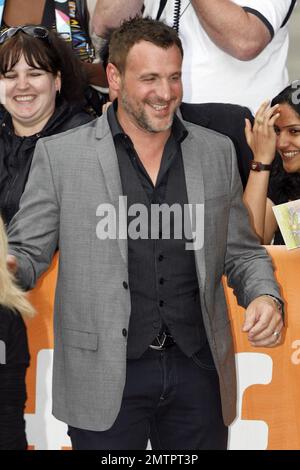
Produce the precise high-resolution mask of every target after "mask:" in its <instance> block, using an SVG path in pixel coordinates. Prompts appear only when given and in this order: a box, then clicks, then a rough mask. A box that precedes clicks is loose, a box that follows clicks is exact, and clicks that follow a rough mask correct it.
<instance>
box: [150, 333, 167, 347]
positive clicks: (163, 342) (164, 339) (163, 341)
mask: <svg viewBox="0 0 300 470" xmlns="http://www.w3.org/2000/svg"><path fill="white" fill-rule="evenodd" d="M166 338H167V335H166V333H165V332H163V334H162V340H161V339H160V337H159V335H157V336H156V338H155V339H156V340H157V342H158V344H159V346H155V345H153V344H150V346H149V347H150V348H151V349H155V350H156V351H162V350H163V349H164V344H165V342H166Z"/></svg>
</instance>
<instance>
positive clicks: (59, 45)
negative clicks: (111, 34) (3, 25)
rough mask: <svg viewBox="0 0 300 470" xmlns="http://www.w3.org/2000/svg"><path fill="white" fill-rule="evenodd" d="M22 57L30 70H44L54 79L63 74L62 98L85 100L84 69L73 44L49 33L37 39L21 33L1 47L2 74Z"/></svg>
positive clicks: (85, 82)
mask: <svg viewBox="0 0 300 470" xmlns="http://www.w3.org/2000/svg"><path fill="white" fill-rule="evenodd" d="M43 28H44V27H43ZM22 54H23V55H24V58H25V60H26V62H27V64H28V65H29V66H30V67H33V68H39V69H41V70H45V71H46V72H49V73H52V74H53V75H54V76H57V74H58V73H60V75H61V90H60V95H61V98H63V99H65V100H66V101H68V102H69V103H74V102H82V101H83V99H84V89H85V88H86V85H87V81H86V77H85V74H84V72H83V68H82V66H81V63H80V61H79V59H77V57H76V56H75V54H74V52H73V50H72V47H71V45H70V44H68V43H67V42H66V41H64V40H63V39H61V38H60V37H59V36H58V34H57V33H55V32H53V31H48V36H47V37H46V38H38V37H33V36H30V35H29V34H26V33H24V32H23V31H21V30H20V31H18V32H17V33H16V34H15V35H14V36H12V37H11V38H9V39H7V40H6V41H5V42H4V43H3V44H1V46H0V74H1V75H4V74H6V73H7V72H9V71H10V70H11V69H12V68H13V67H14V66H15V65H16V64H17V62H18V61H19V60H20V57H21V55H22Z"/></svg>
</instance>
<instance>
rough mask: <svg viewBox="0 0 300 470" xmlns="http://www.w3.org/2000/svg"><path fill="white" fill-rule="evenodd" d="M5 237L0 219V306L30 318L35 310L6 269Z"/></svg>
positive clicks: (6, 250)
mask: <svg viewBox="0 0 300 470" xmlns="http://www.w3.org/2000/svg"><path fill="white" fill-rule="evenodd" d="M7 254H8V248H7V237H6V232H5V228H4V224H3V221H2V219H1V217H0V305H2V306H3V307H7V308H9V309H11V310H15V311H18V312H20V314H21V315H22V316H27V317H32V316H33V315H34V314H35V310H34V308H33V307H32V305H31V304H30V303H29V302H28V300H27V299H26V296H25V293H24V292H22V290H21V289H20V288H19V287H18V286H17V284H16V282H15V279H14V276H13V274H12V273H11V272H10V271H9V270H8V269H7V265H6V257H7Z"/></svg>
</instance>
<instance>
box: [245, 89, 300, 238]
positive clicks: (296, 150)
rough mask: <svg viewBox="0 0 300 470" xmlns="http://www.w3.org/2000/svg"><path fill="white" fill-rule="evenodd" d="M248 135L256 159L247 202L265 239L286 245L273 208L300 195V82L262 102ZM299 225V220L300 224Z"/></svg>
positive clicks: (251, 172)
mask: <svg viewBox="0 0 300 470" xmlns="http://www.w3.org/2000/svg"><path fill="white" fill-rule="evenodd" d="M246 138H247V141H248V144H249V146H250V147H251V149H252V152H253V154H254V161H253V162H252V164H251V170H252V171H250V175H249V179H248V182H247V186H246V189H245V192H244V202H245V205H246V206H247V207H248V210H249V213H250V218H251V221H252V224H253V227H254V229H255V231H256V233H257V235H258V236H259V238H260V240H261V242H262V243H263V244H265V245H267V244H270V243H271V242H272V240H273V238H274V244H275V245H283V244H284V240H283V237H282V235H281V233H280V231H279V229H278V225H277V222H276V219H275V216H274V213H273V210H272V207H273V206H274V205H277V204H283V203H286V202H289V201H295V200H297V199H300V82H294V83H293V84H292V85H290V86H288V87H287V88H285V89H284V90H283V91H282V92H281V93H279V95H277V96H276V97H275V98H274V99H273V101H272V103H271V106H269V103H268V102H265V103H263V104H262V105H261V107H260V108H259V110H258V112H257V113H256V116H255V122H254V126H253V128H252V126H251V124H250V122H249V121H247V123H246ZM296 225H297V224H296Z"/></svg>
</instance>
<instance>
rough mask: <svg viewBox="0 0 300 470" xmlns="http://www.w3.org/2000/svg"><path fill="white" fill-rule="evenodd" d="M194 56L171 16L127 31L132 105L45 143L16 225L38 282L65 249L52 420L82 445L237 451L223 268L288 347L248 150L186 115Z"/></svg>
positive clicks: (121, 88)
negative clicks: (232, 440)
mask: <svg viewBox="0 0 300 470" xmlns="http://www.w3.org/2000/svg"><path fill="white" fill-rule="evenodd" d="M182 56H183V52H182V46H181V42H180V40H179V38H178V36H177V34H176V32H175V31H174V30H173V29H171V28H169V27H168V26H166V25H164V24H163V23H159V22H156V21H154V20H151V19H142V18H139V19H137V18H136V19H133V20H130V21H128V22H126V23H124V24H123V25H122V26H121V27H120V28H119V29H118V30H116V31H115V32H114V34H113V36H112V39H111V43H110V58H109V64H108V67H107V74H108V80H109V85H110V88H111V89H112V90H113V92H114V93H115V94H116V96H117V100H116V101H115V102H114V104H113V105H112V106H110V108H109V110H108V112H107V113H106V114H104V115H103V116H102V117H101V118H99V119H97V120H96V121H93V122H92V123H89V124H87V125H85V126H82V127H80V128H77V129H75V130H72V131H68V132H66V133H64V134H61V135H59V136H53V137H49V138H45V139H42V140H40V141H39V143H38V145H37V148H36V153H35V156H34V160H33V163H32V168H31V173H30V177H29V180H28V184H27V187H26V190H25V193H24V195H23V197H22V200H21V208H20V211H19V213H18V214H17V215H16V217H15V218H14V220H13V221H12V224H11V226H10V229H9V239H10V253H11V255H12V256H15V257H16V258H17V265H18V275H19V279H20V280H21V281H22V283H23V284H24V285H25V286H26V287H27V288H32V287H33V286H34V284H35V282H36V280H37V278H38V277H39V276H40V275H41V273H42V272H44V271H45V270H46V269H47V267H48V266H49V264H50V262H51V260H52V257H53V255H54V253H55V251H56V250H57V249H58V248H59V250H60V257H59V274H58V281H57V289H56V302H55V316H54V328H55V349H54V370H53V414H54V415H55V416H56V417H57V418H58V419H60V420H62V421H65V422H66V423H68V425H69V434H70V436H71V440H72V444H73V448H75V449H110V450H111V449H143V448H145V447H146V445H147V441H148V438H150V439H151V444H152V448H154V449H224V448H226V444H227V426H228V425H229V424H230V423H231V422H232V421H233V419H234V418H235V415H236V377H235V364H234V350H233V343H232V335H231V329H230V322H229V319H228V316H227V310H226V301H225V297H224V292H223V288H222V275H223V274H224V273H225V274H226V275H227V277H228V282H229V284H230V285H231V286H232V287H233V288H234V291H235V294H236V296H237V298H238V301H239V303H240V305H242V306H244V307H246V308H247V310H246V314H245V323H244V327H243V331H244V332H245V334H247V335H248V338H249V341H250V342H251V344H252V345H253V346H270V347H271V346H275V345H276V344H277V343H278V342H279V341H280V334H281V333H280V332H281V329H282V326H283V323H282V316H281V312H280V309H279V307H278V304H279V305H280V301H278V299H280V294H279V291H278V287H277V285H276V283H275V281H274V278H273V269H272V265H271V262H270V259H269V258H268V255H267V254H266V251H265V249H264V248H263V247H261V246H259V244H258V241H257V239H256V237H255V236H254V235H253V233H252V231H251V229H250V226H249V223H248V216H247V212H246V210H245V208H244V206H243V204H242V198H241V194H242V189H241V182H240V179H239V176H238V170H237V165H236V156H235V152H234V147H233V145H232V143H231V141H230V140H229V139H228V138H227V137H225V136H222V135H220V134H218V133H216V132H214V131H211V130H208V129H204V128H201V127H198V126H195V125H194V124H191V123H187V122H184V121H181V120H180V119H179V118H178V117H176V114H175V113H176V109H177V108H178V106H179V105H180V102H181V98H182V84H181V63H182ZM199 86H201V84H200V85H199ZM183 228H184V230H183ZM13 259H14V258H10V261H13Z"/></svg>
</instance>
